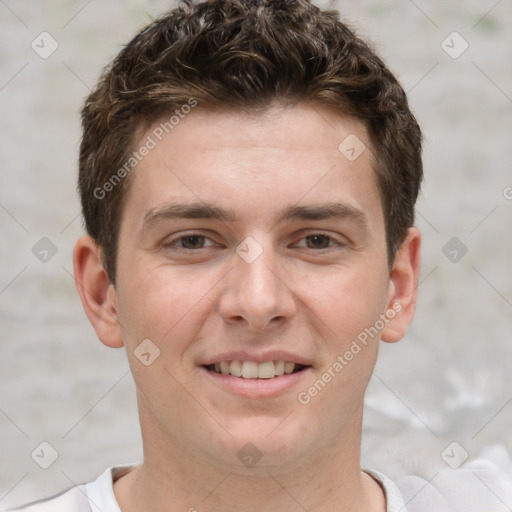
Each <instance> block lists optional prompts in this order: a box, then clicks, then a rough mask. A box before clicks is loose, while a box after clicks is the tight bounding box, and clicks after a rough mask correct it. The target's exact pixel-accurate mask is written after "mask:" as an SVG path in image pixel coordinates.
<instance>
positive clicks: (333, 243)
mask: <svg viewBox="0 0 512 512" xmlns="http://www.w3.org/2000/svg"><path fill="white" fill-rule="evenodd" d="M312 237H323V238H326V239H328V241H329V243H330V244H331V245H329V246H328V247H321V248H318V249H316V248H312V247H302V248H303V249H308V250H312V251H315V252H319V251H325V250H329V249H333V248H334V247H335V246H336V245H337V246H338V247H344V246H346V245H347V244H346V243H343V242H341V241H339V240H337V239H336V238H334V237H332V236H331V235H328V234H326V233H322V232H315V233H311V234H309V235H305V236H303V237H302V238H301V239H300V240H305V239H307V238H312ZM187 238H203V239H205V240H210V241H211V239H210V238H208V237H207V236H205V235H202V234H201V233H189V234H186V235H181V236H179V237H177V238H174V239H171V240H169V241H168V242H166V243H164V244H163V246H164V248H166V249H174V250H178V251H183V252H199V251H201V250H203V249H208V247H212V245H210V246H208V247H200V248H199V249H188V248H186V247H179V246H177V245H176V244H177V243H179V242H180V241H183V240H185V239H187Z"/></svg>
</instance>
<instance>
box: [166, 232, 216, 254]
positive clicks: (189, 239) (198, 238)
mask: <svg viewBox="0 0 512 512" xmlns="http://www.w3.org/2000/svg"><path fill="white" fill-rule="evenodd" d="M207 241H209V242H210V244H209V246H212V245H213V243H212V242H211V240H210V239H209V238H207V237H206V236H204V235H200V234H198V233H191V234H188V235H183V236H180V237H178V238H174V239H171V240H169V241H168V242H165V243H164V247H166V248H177V249H188V250H197V249H203V248H205V247H206V246H207V245H205V244H206V242H207Z"/></svg>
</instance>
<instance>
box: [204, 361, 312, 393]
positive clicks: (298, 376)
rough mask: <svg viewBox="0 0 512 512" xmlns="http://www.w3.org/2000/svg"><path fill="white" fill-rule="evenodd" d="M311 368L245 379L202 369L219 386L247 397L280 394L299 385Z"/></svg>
mask: <svg viewBox="0 0 512 512" xmlns="http://www.w3.org/2000/svg"><path fill="white" fill-rule="evenodd" d="M310 368H311V367H309V368H305V369H304V370H301V371H300V372H296V373H289V374H284V375H279V376H278V377H273V378H272V379H244V378H243V377H234V376H233V375H224V374H222V373H216V372H212V371H210V370H207V369H206V368H204V367H201V368H200V369H201V370H202V371H203V372H204V373H205V374H206V375H207V377H209V378H211V379H212V382H215V383H216V384H217V385H218V386H221V387H223V388H224V389H226V390H227V391H229V392H231V393H235V394H237V395H241V396H244V397H247V398H264V397H270V396H275V395H279V394H281V393H284V392H285V391H289V390H290V389H291V388H293V387H294V386H297V385H298V383H299V382H301V381H302V380H303V379H304V378H306V377H307V376H308V374H309V370H310Z"/></svg>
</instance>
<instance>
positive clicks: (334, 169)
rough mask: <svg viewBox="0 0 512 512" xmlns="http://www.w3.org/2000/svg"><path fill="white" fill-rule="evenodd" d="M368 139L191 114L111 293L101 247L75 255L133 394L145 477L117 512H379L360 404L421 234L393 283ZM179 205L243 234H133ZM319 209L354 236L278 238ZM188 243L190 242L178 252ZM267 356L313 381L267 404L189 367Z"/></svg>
mask: <svg viewBox="0 0 512 512" xmlns="http://www.w3.org/2000/svg"><path fill="white" fill-rule="evenodd" d="M156 126H158V123H155V127H156ZM152 129H154V127H153V128H150V129H149V130H148V132H147V133H145V134H143V135H142V137H141V141H143V140H145V138H146V137H147V136H148V135H149V134H151V132H152ZM349 134H355V135H356V136H357V137H358V138H359V139H360V140H361V141H363V142H364V143H365V144H366V146H367V149H366V150H365V151H364V152H363V153H362V154H361V155H360V156H359V157H358V158H357V159H356V160H355V161H352V162H351V161H349V160H348V159H347V158H346V157H345V156H344V155H343V154H342V153H341V152H340V151H339V150H338V146H339V144H340V143H341V142H342V141H343V140H344V139H345V138H346V137H347V136H348V135H349ZM367 141H368V136H367V133H366V130H365V128H364V126H363V125H362V124H361V123H360V122H359V121H357V120H354V119H352V118H350V117H347V116H342V115H340V114H334V113H332V112H329V111H327V110H325V109H323V108H320V107H315V108H312V107H310V106H309V107H306V106H295V107H293V108H291V107H279V106H276V105H274V106H272V107H270V108H269V109H268V111H267V112H266V113H265V114H264V115H260V116H255V115H249V114H244V113H242V112H238V111H216V112H204V111H200V110H195V111H193V112H192V113H191V114H189V115H188V116H187V117H186V118H185V119H183V120H182V121H181V122H180V124H179V125H178V126H177V127H176V128H175V129H174V130H173V131H172V132H171V133H170V134H169V136H167V137H166V138H164V139H163V140H162V141H161V142H159V144H158V145H157V147H156V148H154V149H153V150H152V151H151V152H150V153H149V155H148V156H146V157H145V158H144V160H142V161H141V162H140V163H139V165H138V167H137V169H136V171H134V173H135V174H134V175H133V176H132V178H133V181H132V183H131V185H130V190H129V193H128V195H127V198H126V202H125V205H124V210H123V215H122V220H121V226H120V234H119V253H118V262H117V275H116V286H115V287H114V286H112V285H111V284H110V282H109V279H108V277H107V274H106V272H105V270H104V268H103V266H102V264H101V249H100V248H99V247H97V246H96V244H95V243H94V241H93V240H92V239H91V238H89V237H88V236H84V237H82V238H80V239H79V240H78V242H77V244H76V247H75V252H74V267H75V276H76V281H77V289H78V291H79V294H80V297H81V299H82V303H83V306H84V309H85V311H86V313H87V315H88V317H89V319H90V321H91V323H92V325H93V326H94V328H95V330H96V333H97V335H98V337H99V339H100V340H101V341H102V342H103V343H104V344H106V345H108V346H110V347H122V346H125V347H126V350H127V355H128V359H129V362H130V366H131V369H132V373H133V377H134V380H135V383H136V386H137V400H138V406H139V414H140V421H141V428H142V435H143V443H144V463H143V464H142V465H141V466H139V467H137V468H136V469H134V470H132V471H131V472H130V473H128V474H127V475H126V476H124V477H122V478H121V479H119V480H118V481H117V482H116V483H115V485H114V492H115V495H116V498H117V500H118V502H119V504H120V507H121V509H122V510H123V512H130V511H132V510H133V511H135V510H153V511H160V510H162V511H163V510H166V511H167V512H169V511H170V510H171V511H174V510H176V511H177V510H190V509H192V510H193V509H194V508H195V509H197V510H198V511H200V512H203V511H209V512H216V511H223V512H226V511H227V512H229V511H232V510H233V511H234V510H244V511H249V512H251V511H254V512H256V511H261V510H265V511H270V512H272V511H274V510H275V511H277V510H279V511H281V512H282V511H290V512H291V511H300V510H305V509H306V510H308V511H322V512H326V511H331V510H332V511H334V510H345V511H366V512H368V511H375V512H377V511H384V510H385V497H384V494H383V492H382V490H381V488H380V486H379V485H378V484H377V483H376V482H375V481H374V480H373V479H372V478H371V477H370V476H369V475H368V474H366V473H364V472H362V471H361V468H360V441H361V423H362V411H363V399H364V393H365V390H366V387H367V384H368V381H369V379H370V377H371V373H372V370H373V368H374V365H375V361H376V358H377V353H378V345H379V341H380V340H382V341H386V342H395V341H398V340H399V339H401V338H402V337H403V335H404V334H405V331H406V329H407V327H408V326H409V324H410V322H411V321H412V318H413V315H414V309H415V304H416V286H417V281H418V274H419V263H420V234H419V232H418V230H417V229H415V228H410V229H409V230H408V232H407V236H406V238H405V241H404V243H403V245H402V247H401V248H400V250H399V251H398V253H397V255H396V257H395V260H394V262H393V265H392V270H391V272H390V271H389V267H388V261H387V256H386V238H385V230H384V217H383V211H382V204H381V200H380V197H379V193H378V189H377V182H376V175H375V172H374V170H373V169H372V166H371V164H372V156H371V152H370V149H369V145H368V144H367ZM178 202H180V203H185V202H199V203H201V204H206V203H207V204H213V205H216V206H220V207H223V208H225V209H230V210H232V211H233V213H234V214H235V215H236V218H237V220H229V221H228V220H223V221H221V220H217V219H204V218H200V219H194V218H164V217H165V215H157V216H156V217H155V215H153V218H154V221H153V222H149V223H147V222H146V223H145V222H144V219H145V218H148V215H149V216H151V214H152V213H153V214H154V213H155V211H161V210H162V208H165V206H166V205H169V204H174V203H178ZM330 202H336V203H343V204H344V205H348V206H349V207H351V208H352V209H353V210H358V211H359V212H360V213H361V215H360V216H359V217H361V218H364V222H361V218H359V217H357V218H355V217H352V216H345V217H343V218H327V219H320V220H308V219H291V220H286V221H282V222H277V217H278V214H279V212H281V210H282V209H284V208H286V207H288V206H308V205H316V206H322V205H325V204H327V203H330ZM192 234H196V235H197V236H199V238H193V239H190V238H188V239H183V238H181V239H180V238H179V237H180V236H181V237H184V236H186V235H188V236H190V235H192ZM312 235H324V237H322V236H320V237H318V236H317V237H314V236H313V237H312ZM201 236H204V237H205V238H201ZM249 236H250V237H252V238H253V239H254V240H255V241H256V242H257V244H259V247H260V249H261V250H262V253H261V254H260V255H259V257H257V258H256V259H255V260H254V261H253V262H251V263H248V262H247V261H245V260H244V259H243V258H242V257H240V256H239V254H238V253H237V252H236V249H237V247H239V246H240V244H241V243H242V242H243V241H244V240H245V239H246V238H247V237H249ZM308 237H309V238H308ZM325 237H327V238H325ZM252 243H253V242H252ZM253 245H254V243H253ZM242 247H243V246H242ZM254 247H258V245H255V246H254ZM254 247H253V249H252V250H254ZM395 303H399V304H400V305H401V311H400V312H399V313H397V314H396V315H394V317H393V318H392V319H389V320H388V321H387V322H386V323H385V325H384V328H383V329H380V332H379V335H377V336H374V337H373V338H371V339H370V340H369V342H368V344H367V345H366V346H364V348H363V349H362V350H361V351H360V352H359V353H357V355H355V356H354V357H353V359H352V360H351V361H349V362H348V364H347V365H346V366H344V367H343V370H342V371H340V372H339V373H336V376H335V377H334V378H332V379H331V381H330V382H329V383H328V384H327V385H326V386H325V387H324V388H323V389H322V390H321V391H320V392H319V393H318V394H317V395H316V396H314V397H312V398H311V400H310V402H309V403H308V404H307V405H304V404H301V403H300V402H299V401H298V399H297V395H298V393H299V392H301V391H304V390H306V391H307V390H308V388H309V387H310V386H311V385H312V384H313V383H314V382H315V381H317V380H318V379H319V378H321V376H322V374H323V373H324V372H326V371H327V370H328V368H329V367H332V365H333V363H334V362H335V361H336V360H337V357H338V356H339V355H340V354H344V353H345V351H346V350H348V349H349V348H350V346H351V343H352V342H353V340H355V339H356V338H357V336H358V334H359V333H361V332H362V331H364V329H365V328H369V327H371V326H374V325H375V323H376V320H378V319H379V316H380V315H381V314H385V312H386V311H388V310H390V309H392V308H393V304H395ZM381 326H382V325H379V327H381ZM144 339H150V340H151V341H152V343H154V344H155V345H156V346H157V347H158V349H159V350H160V356H159V357H158V358H157V359H156V360H155V361H154V362H152V364H150V365H149V366H145V365H144V364H141V361H140V360H139V359H138V358H137V357H135V354H134V350H135V349H136V348H137V346H138V345H139V344H140V343H141V341H142V340H144ZM274 349H277V350H284V351H287V352H290V353H293V354H296V355H298V356H301V357H303V358H305V359H306V360H307V362H308V364H309V365H310V368H309V369H308V370H307V371H305V372H304V373H303V374H301V375H300V376H299V379H298V380H297V382H296V383H294V384H293V385H292V386H291V387H290V388H287V389H286V390H284V391H282V392H280V393H278V394H275V395H273V396H266V397H258V396H253V397H248V396H242V395H240V394H237V393H234V392H232V391H231V390H227V389H226V388H224V387H222V386H220V385H218V382H217V380H215V379H212V377H211V376H210V375H209V374H208V373H207V372H205V370H204V369H202V368H201V366H200V365H201V363H203V362H204V361H205V360H206V359H207V358H211V357H215V356H216V355H218V354H220V353H225V352H228V351H232V350H243V351H245V352H247V353H249V354H255V355H257V354H261V353H265V352H266V351H269V350H274ZM331 371H332V370H331ZM247 443H252V444H253V445H254V446H255V447H256V448H257V449H258V450H259V452H260V453H261V454H262V457H261V459H260V460H259V461H258V462H257V463H256V464H255V465H254V466H253V467H246V466H245V465H244V464H243V463H242V462H241V460H240V459H239V458H238V457H237V452H239V450H241V449H242V447H244V446H245V445H246V444H247Z"/></svg>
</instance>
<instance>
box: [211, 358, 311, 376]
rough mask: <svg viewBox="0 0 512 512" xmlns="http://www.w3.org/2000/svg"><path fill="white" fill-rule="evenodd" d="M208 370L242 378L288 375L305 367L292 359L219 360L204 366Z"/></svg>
mask: <svg viewBox="0 0 512 512" xmlns="http://www.w3.org/2000/svg"><path fill="white" fill-rule="evenodd" d="M205 368H206V369H207V370H209V371H210V372H215V373H219V374H222V375H232V376H233V377H241V378H243V379H273V378H274V377H279V376H281V375H289V374H292V373H297V372H300V371H301V370H304V369H305V368H307V367H306V366H304V365H301V364H297V363H294V362H292V361H265V362H263V363H257V362H255V361H238V360H234V361H221V362H220V363H215V364H209V365H207V366H205Z"/></svg>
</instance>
